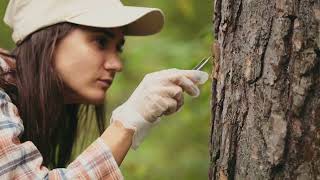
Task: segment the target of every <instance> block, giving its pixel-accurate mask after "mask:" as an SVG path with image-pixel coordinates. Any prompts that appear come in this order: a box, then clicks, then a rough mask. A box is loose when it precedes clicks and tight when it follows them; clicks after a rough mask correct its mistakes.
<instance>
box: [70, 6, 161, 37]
mask: <svg viewBox="0 0 320 180" xmlns="http://www.w3.org/2000/svg"><path fill="white" fill-rule="evenodd" d="M66 21H67V22H71V23H75V24H79V25H85V26H92V27H98V28H116V27H124V34H125V35H132V36H144V35H151V34H155V33H157V32H159V31H160V30H161V29H162V27H163V25H164V15H163V13H162V11H161V10H160V9H156V8H145V7H133V6H122V7H116V8H103V9H100V8H99V9H95V10H91V11H90V10H89V11H85V12H83V13H81V14H79V15H77V16H74V17H71V18H68V19H67V20H66Z"/></svg>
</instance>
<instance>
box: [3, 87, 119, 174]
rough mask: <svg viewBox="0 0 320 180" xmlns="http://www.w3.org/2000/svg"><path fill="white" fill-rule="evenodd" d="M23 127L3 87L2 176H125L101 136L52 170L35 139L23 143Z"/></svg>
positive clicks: (15, 108)
mask: <svg viewBox="0 0 320 180" xmlns="http://www.w3.org/2000/svg"><path fill="white" fill-rule="evenodd" d="M23 130H24V127H23V124H22V120H21V118H20V116H19V114H18V110H17V107H16V106H15V105H14V104H13V103H12V102H11V100H10V97H9V96H8V95H7V94H6V93H5V92H4V91H3V90H2V89H0V179H107V180H119V179H123V176H122V174H121V172H120V169H119V167H118V165H117V163H116V161H115V159H114V157H113V155H112V153H111V151H110V149H109V147H108V146H107V145H106V144H105V143H104V142H103V140H102V139H101V138H98V139H97V140H96V141H95V142H93V143H92V144H91V145H90V146H89V147H88V148H87V149H86V150H85V151H84V152H83V153H82V154H81V155H79V156H78V157H77V158H76V159H75V160H74V161H73V162H72V163H70V164H69V165H68V166H67V167H66V168H58V169H52V170H49V169H48V168H46V167H44V166H42V161H43V158H42V156H41V154H40V152H39V150H38V149H37V148H36V146H35V145H34V144H33V143H32V142H30V141H27V142H24V143H20V140H19V136H20V135H21V134H22V133H23Z"/></svg>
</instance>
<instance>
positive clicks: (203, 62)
mask: <svg viewBox="0 0 320 180" xmlns="http://www.w3.org/2000/svg"><path fill="white" fill-rule="evenodd" d="M211 58H212V57H211V56H210V57H207V58H203V59H202V60H201V62H200V63H199V64H198V65H196V66H195V67H194V68H193V69H192V70H201V69H202V68H203V66H204V65H206V64H207V63H208V62H209V60H210V59H211Z"/></svg>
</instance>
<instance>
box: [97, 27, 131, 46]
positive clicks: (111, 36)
mask: <svg viewBox="0 0 320 180" xmlns="http://www.w3.org/2000/svg"><path fill="white" fill-rule="evenodd" d="M93 32H95V33H103V34H104V35H105V36H108V37H110V38H113V39H114V38H115V37H116V35H115V34H114V33H113V32H112V31H110V30H107V29H106V30H93ZM125 42H126V40H125V39H124V38H123V37H122V38H121V39H120V40H119V43H118V44H119V45H121V46H123V45H124V43H125Z"/></svg>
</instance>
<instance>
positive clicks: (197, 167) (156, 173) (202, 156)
mask: <svg viewBox="0 0 320 180" xmlns="http://www.w3.org/2000/svg"><path fill="white" fill-rule="evenodd" d="M122 2H123V3H124V4H125V5H132V6H146V7H157V8H160V9H162V10H163V11H164V13H165V16H166V22H165V27H164V29H163V31H162V32H161V33H159V34H157V35H153V36H149V37H127V38H126V45H125V47H124V53H123V61H124V71H123V72H122V73H120V74H119V75H118V76H117V77H116V80H115V82H114V83H113V85H112V87H111V88H110V89H109V91H108V93H107V108H108V113H107V117H106V120H109V118H110V114H111V111H112V110H113V109H114V108H115V107H117V106H118V105H120V104H121V103H122V102H124V101H125V100H126V99H127V98H128V97H129V96H130V94H131V93H132V92H133V90H134V89H135V87H136V86H137V85H138V84H139V82H140V81H141V80H142V78H143V76H144V75H145V74H147V73H150V72H153V71H158V70H162V69H168V68H179V69H190V68H192V67H193V66H194V65H196V64H197V63H198V62H199V61H200V60H201V59H202V58H204V57H205V56H209V55H210V54H211V50H210V47H211V44H212V41H213V37H212V22H211V21H212V7H213V4H212V3H213V1H212V0H202V1H199V0H161V1H159V0H122ZM7 3H8V0H1V1H0V18H1V22H0V47H2V48H6V49H9V50H11V49H12V48H14V44H13V43H12V40H11V36H10V33H11V32H10V29H9V28H8V27H6V26H5V24H4V23H3V21H2V19H3V16H4V12H5V8H6V5H7ZM211 66H212V65H211V64H210V65H207V66H206V67H205V68H204V71H207V72H208V73H210V72H211ZM210 88H211V82H210V81H208V82H207V83H206V84H205V85H203V86H202V87H201V95H200V97H198V98H191V97H189V96H185V105H184V106H183V108H182V110H181V111H180V112H178V113H176V114H174V115H172V116H169V117H163V118H162V122H161V123H160V124H159V126H157V127H156V128H154V129H153V131H152V132H151V134H150V135H149V136H148V137H147V138H146V140H145V141H144V142H143V144H141V146H140V147H139V149H138V150H136V151H132V150H130V151H129V154H128V156H127V157H126V159H125V160H124V162H123V164H122V165H121V169H122V172H123V174H124V176H125V179H128V180H138V179H150V180H163V179H186V180H188V179H190V180H194V179H207V171H208V165H209V155H208V154H209V153H208V137H209V136H208V135H209V130H210V123H209V120H210ZM90 123H91V122H90ZM79 132H80V134H79V136H78V142H77V143H76V144H75V147H76V148H75V150H74V152H73V156H74V157H76V156H77V154H79V153H80V152H81V151H82V149H83V146H84V147H85V146H87V145H88V144H89V143H90V142H92V140H93V139H94V138H96V136H97V133H96V132H95V131H93V130H92V131H89V132H88V131H84V130H82V131H81V129H79ZM83 138H86V141H85V143H81V141H82V140H83Z"/></svg>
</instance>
